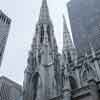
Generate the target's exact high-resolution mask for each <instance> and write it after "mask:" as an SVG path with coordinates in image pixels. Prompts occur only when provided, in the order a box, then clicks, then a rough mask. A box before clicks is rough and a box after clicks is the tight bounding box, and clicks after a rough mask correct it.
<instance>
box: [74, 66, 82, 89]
mask: <svg viewBox="0 0 100 100" xmlns="http://www.w3.org/2000/svg"><path fill="white" fill-rule="evenodd" d="M75 73H76V79H77V85H78V88H81V81H80V75H79V70H78V68H77V67H76V68H75Z"/></svg>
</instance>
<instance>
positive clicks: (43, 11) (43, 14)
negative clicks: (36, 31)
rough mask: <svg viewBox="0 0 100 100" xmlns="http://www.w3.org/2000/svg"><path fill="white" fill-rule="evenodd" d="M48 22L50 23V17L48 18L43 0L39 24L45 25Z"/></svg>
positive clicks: (47, 11)
mask: <svg viewBox="0 0 100 100" xmlns="http://www.w3.org/2000/svg"><path fill="white" fill-rule="evenodd" d="M48 21H50V16H49V9H48V5H47V0H43V1H42V6H41V9H40V16H39V23H47V22H48Z"/></svg>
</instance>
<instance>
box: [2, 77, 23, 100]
mask: <svg viewBox="0 0 100 100" xmlns="http://www.w3.org/2000/svg"><path fill="white" fill-rule="evenodd" d="M21 96H22V86H21V85H19V84H17V83H15V82H13V81H12V80H10V79H8V78H6V77H4V76H1V77H0V100H19V98H20V97H21Z"/></svg>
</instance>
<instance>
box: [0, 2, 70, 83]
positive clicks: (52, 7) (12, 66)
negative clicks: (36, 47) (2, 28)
mask: <svg viewBox="0 0 100 100" xmlns="http://www.w3.org/2000/svg"><path fill="white" fill-rule="evenodd" d="M68 1H69V0H48V6H49V12H50V16H51V19H52V22H53V25H54V31H55V32H54V34H55V37H56V40H57V44H58V48H59V51H60V52H61V49H62V33H63V30H62V29H63V26H62V25H63V24H62V15H63V14H64V15H65V16H66V20H67V23H68V25H69V22H68V16H67V8H66V3H67V2H68ZM41 3H42V0H0V9H1V10H2V11H3V12H5V14H7V15H8V16H9V17H10V18H11V19H12V25H11V29H10V32H9V37H8V41H7V45H6V49H5V53H4V57H3V62H2V66H1V69H0V75H4V76H7V77H8V78H10V79H12V80H14V81H16V82H18V83H20V84H23V79H24V69H25V67H26V65H27V57H28V52H29V50H30V46H31V43H32V38H33V36H34V33H35V25H36V22H37V20H38V16H39V11H40V7H41Z"/></svg>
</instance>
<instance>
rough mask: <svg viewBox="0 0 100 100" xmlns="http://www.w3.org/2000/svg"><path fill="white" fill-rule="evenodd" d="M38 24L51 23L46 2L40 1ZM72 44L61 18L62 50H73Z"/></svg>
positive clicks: (45, 0)
mask: <svg viewBox="0 0 100 100" xmlns="http://www.w3.org/2000/svg"><path fill="white" fill-rule="evenodd" d="M38 23H39V24H41V23H42V24H48V23H51V20H50V16H49V9H48V5H47V0H43V1H42V6H41V8H40V16H39V22H38ZM73 47H74V45H73V42H72V39H71V36H70V33H69V31H68V28H67V24H66V20H65V17H64V16H63V49H71V48H73Z"/></svg>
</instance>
